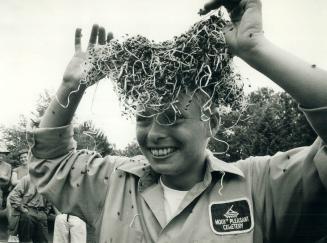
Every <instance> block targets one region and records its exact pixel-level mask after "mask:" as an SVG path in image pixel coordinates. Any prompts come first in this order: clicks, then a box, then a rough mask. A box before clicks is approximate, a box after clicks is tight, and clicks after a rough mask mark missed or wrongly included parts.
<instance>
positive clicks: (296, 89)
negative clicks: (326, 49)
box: [240, 37, 327, 108]
mask: <svg viewBox="0 0 327 243" xmlns="http://www.w3.org/2000/svg"><path fill="white" fill-rule="evenodd" d="M240 57H241V58H242V59H243V60H244V61H246V62H247V63H248V64H249V65H251V66H252V67H253V68H255V69H256V70H258V71H259V72H261V73H263V74H264V75H266V76H267V77H268V78H270V79H271V80H272V81H274V82H275V83H276V84H278V85H279V86H281V87H282V88H283V89H284V90H285V91H287V92H288V93H290V94H291V95H292V97H293V98H294V99H296V100H297V102H299V103H300V104H301V105H302V106H304V107H307V108H317V107H323V106H327V95H326V91H327V72H326V71H325V70H322V69H320V68H318V67H317V66H316V65H314V64H309V63H307V62H304V61H302V60H301V59H300V58H298V57H295V56H293V55H292V54H290V53H288V52H286V51H284V50H282V49H280V48H279V47H277V46H275V45H274V44H272V43H271V42H270V41H268V40H267V39H265V38H264V37H262V38H260V40H259V41H258V45H257V46H256V48H253V49H252V50H251V51H250V52H248V53H247V54H245V55H243V56H240Z"/></svg>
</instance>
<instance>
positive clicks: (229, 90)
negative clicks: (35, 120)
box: [28, 0, 327, 243]
mask: <svg viewBox="0 0 327 243" xmlns="http://www.w3.org/2000/svg"><path fill="white" fill-rule="evenodd" d="M235 2H236V1H235ZM237 4H238V5H237V6H236V8H237V11H234V9H228V10H229V14H230V17H232V21H231V22H226V21H221V18H220V17H221V16H220V15H219V11H218V12H217V15H215V14H213V15H212V16H213V17H212V16H211V17H210V16H208V17H207V18H204V19H203V20H201V21H200V22H199V23H198V24H196V25H194V26H193V27H192V28H191V29H190V32H187V33H186V34H185V35H181V36H180V37H178V38H176V39H173V40H172V42H164V43H161V44H159V45H156V44H153V43H152V42H149V41H148V40H146V39H145V38H144V37H140V36H138V37H136V38H127V39H126V41H123V42H118V41H116V40H111V38H110V36H109V38H107V39H106V38H105V36H106V34H105V28H103V27H99V26H98V25H94V26H93V28H92V31H91V36H90V40H89V44H88V48H87V49H86V51H84V49H83V48H82V46H81V35H80V29H77V31H76V34H75V54H74V56H73V57H72V59H71V61H70V62H69V64H68V65H67V68H66V71H65V73H64V76H63V81H62V83H61V85H60V87H59V89H58V91H57V99H54V100H53V101H52V102H51V104H50V105H49V107H48V108H47V110H46V112H45V114H44V116H43V118H42V120H41V122H40V124H39V127H34V128H33V129H32V130H31V131H29V132H28V141H29V144H30V146H31V156H30V159H31V162H30V164H29V172H30V176H31V179H32V182H33V184H35V185H36V186H37V187H38V191H39V192H40V193H42V194H44V195H45V196H46V198H48V199H49V200H51V201H52V202H53V203H54V205H55V206H56V207H57V208H59V209H60V210H61V211H63V212H68V213H71V214H73V215H76V216H79V217H80V218H82V219H83V220H85V221H86V222H87V223H88V224H90V225H92V226H93V227H95V228H96V229H97V230H98V234H97V237H98V239H97V241H98V242H100V243H105V242H136V243H137V242H147V243H148V242H222V243H232V242H242V243H253V242H257V243H261V242H283V243H284V242H314V241H315V240H317V239H319V237H322V236H323V235H324V234H326V232H324V230H325V229H326V228H327V218H326V215H327V208H326V207H325V205H326V203H327V195H326V188H327V173H326V171H327V163H326V160H327V153H326V151H327V150H326V142H327V130H326V126H325V124H326V123H327V120H326V118H327V108H326V107H327V95H326V90H327V81H326V77H327V72H326V71H325V70H322V69H321V68H319V66H313V65H312V63H307V62H304V61H302V60H301V59H299V58H297V57H295V56H292V55H290V54H289V53H288V52H286V51H284V50H282V49H280V48H279V47H277V46H275V45H274V44H273V43H271V42H270V41H269V40H268V39H267V38H266V36H265V34H264V32H263V26H262V10H261V1H260V0H242V1H240V2H238V1H237ZM289 11H290V10H289ZM274 16H276V15H274ZM171 47H173V48H171ZM227 49H228V50H229V51H230V52H231V55H230V54H229V52H226V50H227ZM111 51H113V52H111ZM113 53H115V54H116V55H117V56H115V55H113ZM198 54H199V55H198ZM193 55H196V56H193ZM232 55H237V56H238V57H239V58H241V59H242V60H244V61H245V62H247V63H248V64H249V65H250V66H252V67H253V68H255V69H256V70H258V71H260V72H261V73H262V74H264V75H266V76H267V77H269V78H271V79H272V81H274V82H275V83H276V84H277V85H280V86H281V87H283V88H284V89H285V90H286V91H287V92H289V93H290V94H291V95H292V96H293V98H295V99H296V100H297V101H298V102H299V103H300V104H301V109H302V110H303V112H304V113H305V114H306V116H307V119H308V120H309V122H310V124H311V126H312V127H313V128H314V129H315V131H316V132H317V135H318V136H319V137H318V138H317V140H316V141H315V142H314V143H313V144H312V145H311V146H308V147H301V148H295V149H293V150H289V151H286V152H280V153H277V154H276V155H273V156H259V157H250V158H247V159H244V160H240V161H237V162H235V163H225V162H223V161H220V160H218V159H217V158H215V157H214V156H213V154H212V153H211V152H210V151H208V150H206V146H207V144H208V140H209V138H210V137H211V136H212V135H214V134H215V133H216V131H217V129H218V128H219V120H220V117H219V109H216V105H218V106H224V105H225V106H227V105H228V104H235V106H234V107H233V108H235V109H240V106H241V105H240V104H242V102H238V101H239V98H240V97H242V94H243V92H242V91H243V89H242V86H239V85H238V83H237V78H238V76H237V75H236V76H233V74H234V73H233V70H232V69H231V68H230V63H231V57H232ZM108 57H110V59H108ZM188 64H191V65H188ZM116 68H117V69H116ZM93 71H94V72H93ZM110 71H111V72H110ZM94 74H95V75H94ZM104 75H109V76H110V77H112V78H113V79H114V81H117V83H116V84H117V85H116V86H117V90H118V93H119V92H122V93H119V94H122V96H121V97H124V98H125V99H122V100H121V101H122V102H123V104H124V105H125V107H126V106H127V107H128V109H129V108H130V107H131V108H132V109H131V110H132V111H135V113H136V115H137V124H136V130H137V139H138V142H139V144H140V146H141V149H142V152H143V153H144V155H143V156H136V157H133V158H126V157H119V156H107V157H105V158H102V157H101V156H100V155H99V154H98V153H97V152H95V151H86V150H76V142H75V141H74V140H73V127H72V125H71V121H72V119H73V116H74V113H75V111H76V109H77V107H78V105H79V103H80V101H81V99H82V97H83V95H84V93H85V90H86V89H87V88H88V86H89V85H91V84H94V83H96V82H97V81H98V79H99V78H102V77H103V76H104ZM111 75H112V76H111ZM233 78H236V80H233ZM149 80H150V81H149ZM229 81H230V82H229ZM142 82H144V83H143V86H142ZM207 88H208V89H207ZM149 90H150V91H153V92H149ZM166 90H168V91H167V92H165V91H166ZM210 90H211V92H210ZM123 92H126V93H123ZM68 100H69V102H68V103H65V102H67V101H68ZM135 101H136V103H135ZM63 104H65V105H63ZM303 107H305V108H303ZM108 117H110V118H112V116H111V112H110V111H109V112H108ZM240 142H242V141H240ZM167 188H168V189H167ZM172 212H173V213H172ZM290 222H291V223H290ZM303 229H305V230H303ZM304 231H305V232H304Z"/></svg>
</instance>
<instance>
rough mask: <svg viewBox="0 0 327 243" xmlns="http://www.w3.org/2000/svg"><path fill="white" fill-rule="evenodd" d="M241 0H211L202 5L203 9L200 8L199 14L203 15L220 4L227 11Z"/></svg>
mask: <svg viewBox="0 0 327 243" xmlns="http://www.w3.org/2000/svg"><path fill="white" fill-rule="evenodd" d="M240 1H241V0H211V2H209V3H207V4H205V5H204V8H203V9H200V11H199V14H200V15H205V14H207V13H209V12H210V11H211V10H214V9H218V8H220V7H221V6H224V7H225V8H226V9H227V11H231V10H232V9H234V8H235V7H236V6H237V5H238V4H239V2H240Z"/></svg>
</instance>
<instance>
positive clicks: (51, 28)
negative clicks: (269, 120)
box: [0, 0, 327, 147]
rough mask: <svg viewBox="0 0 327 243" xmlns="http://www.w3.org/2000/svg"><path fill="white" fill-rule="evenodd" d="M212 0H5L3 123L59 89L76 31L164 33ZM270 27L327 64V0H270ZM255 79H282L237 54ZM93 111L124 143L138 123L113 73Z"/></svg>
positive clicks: (174, 31)
mask: <svg viewBox="0 0 327 243" xmlns="http://www.w3.org/2000/svg"><path fill="white" fill-rule="evenodd" d="M204 3H205V0H178V1H176V0H165V1H162V0H161V1H159V0H136V1H127V0H116V1H113V0H92V1H91V0H70V1H67V0H56V1H52V0H29V1H23V0H1V1H0V16H1V18H0V31H1V38H0V111H1V113H0V124H3V125H6V126H10V125H12V124H16V123H17V121H18V117H19V114H25V115H29V113H30V111H31V110H34V109H35V105H36V100H37V98H38V95H39V94H40V93H42V92H43V90H44V89H50V90H53V91H54V90H56V89H57V87H58V86H59V84H60V81H61V78H62V74H63V71H64V69H65V66H66V64H67V63H68V61H69V60H70V58H71V56H72V54H73V50H74V47H73V36H74V31H75V28H76V27H81V28H82V29H83V34H84V37H85V39H84V43H86V42H87V40H88V35H89V30H90V27H91V26H92V24H93V23H98V24H100V25H103V26H104V27H106V29H107V30H111V31H112V32H113V33H114V34H115V35H116V36H122V35H124V34H125V33H129V34H130V35H133V34H142V35H144V36H146V37H148V38H150V39H154V40H157V41H160V40H165V39H170V38H172V37H173V36H174V35H179V34H180V33H182V32H184V31H186V30H187V29H188V28H189V27H190V26H191V25H192V24H193V23H194V22H196V21H198V20H199V16H198V15H197V11H198V9H199V8H201V7H202V6H203V5H204ZM263 16H264V30H265V33H266V36H268V37H269V38H270V39H271V40H272V41H273V42H275V43H276V44H278V45H279V46H281V47H283V48H285V49H287V50H289V51H290V52H291V53H293V54H295V55H297V56H299V57H302V58H304V59H305V60H307V61H309V62H311V63H315V64H317V65H319V66H321V67H324V68H327V58H326V57H327V29H326V26H325V25H326V23H327V1H326V0H314V1H312V0H270V1H269V0H263ZM237 63H238V65H239V68H240V70H241V73H242V74H243V76H244V77H246V78H248V79H249V80H250V82H251V84H252V86H253V87H255V88H256V87H260V86H270V87H273V88H274V89H278V87H276V86H274V84H273V83H272V82H271V81H269V80H267V79H266V78H264V77H263V76H262V75H260V74H258V73H257V72H256V71H254V70H253V69H251V68H250V67H248V66H247V65H246V64H244V63H242V62H241V61H239V60H238V61H237ZM77 116H78V118H79V120H86V119H91V120H93V121H94V122H95V124H96V125H97V127H100V128H101V129H103V130H104V131H105V132H106V134H107V135H108V137H109V139H110V141H111V142H113V143H116V144H117V146H118V147H124V146H125V145H126V144H127V143H129V142H130V141H132V140H133V138H134V124H132V123H131V122H128V121H126V120H124V119H123V118H121V117H120V113H119V108H118V105H117V102H116V98H115V96H114V94H113V93H112V89H111V87H110V81H108V80H102V81H101V82H100V83H99V86H98V88H97V89H95V88H92V89H89V90H88V92H87V94H86V96H85V97H84V98H83V101H82V103H81V105H80V107H79V109H78V111H77Z"/></svg>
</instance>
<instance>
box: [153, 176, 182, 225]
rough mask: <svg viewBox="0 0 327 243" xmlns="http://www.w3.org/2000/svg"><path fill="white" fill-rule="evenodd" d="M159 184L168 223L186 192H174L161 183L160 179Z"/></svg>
mask: <svg viewBox="0 0 327 243" xmlns="http://www.w3.org/2000/svg"><path fill="white" fill-rule="evenodd" d="M159 182H160V185H161V186H162V189H163V195H164V207H165V213H166V219H167V222H168V221H170V220H171V219H172V218H173V216H174V215H175V214H176V212H177V211H178V207H179V205H180V204H181V202H182V200H183V198H184V197H185V195H186V193H187V192H188V191H180V190H175V189H172V188H170V187H168V186H166V185H165V184H164V183H163V182H162V180H161V177H160V179H159Z"/></svg>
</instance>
